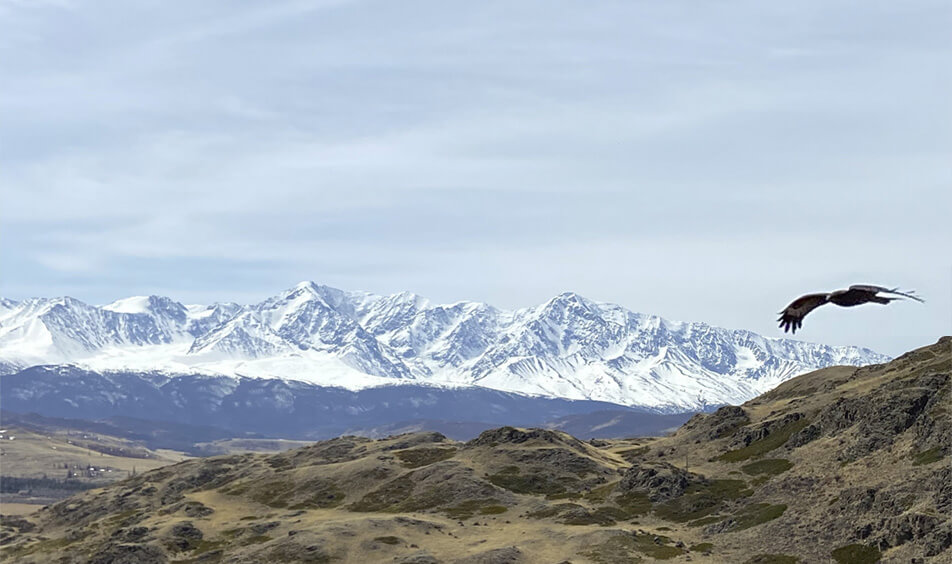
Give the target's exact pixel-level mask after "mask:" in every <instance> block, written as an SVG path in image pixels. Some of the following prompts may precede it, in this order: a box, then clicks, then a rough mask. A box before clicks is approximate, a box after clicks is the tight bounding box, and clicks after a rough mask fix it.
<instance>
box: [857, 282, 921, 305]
mask: <svg viewBox="0 0 952 564" xmlns="http://www.w3.org/2000/svg"><path fill="white" fill-rule="evenodd" d="M849 289H850V290H859V291H862V292H872V293H874V294H875V293H877V292H882V293H884V294H894V295H897V296H902V297H904V298H909V299H911V300H916V301H917V302H922V303H925V300H923V299H922V298H920V297H919V296H917V295H916V291H915V290H909V291H908V292H903V291H900V290H899V288H884V287H882V286H873V285H872V284H854V285H852V286H850V288H849Z"/></svg>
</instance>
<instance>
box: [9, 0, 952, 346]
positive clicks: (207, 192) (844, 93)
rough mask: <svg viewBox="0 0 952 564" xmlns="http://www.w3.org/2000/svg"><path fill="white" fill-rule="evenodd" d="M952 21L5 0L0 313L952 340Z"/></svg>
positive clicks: (406, 4)
mask: <svg viewBox="0 0 952 564" xmlns="http://www.w3.org/2000/svg"><path fill="white" fill-rule="evenodd" d="M950 24H952V4H950V3H949V2H948V1H946V0H938V1H933V2H925V1H906V2H863V3H856V2H830V1H822V2H820V1H810V2H787V3H778V2H769V3H764V2H754V1H748V2H687V1H665V2H635V1H624V2H602V1H585V2H581V1H580V2H554V1H550V0H546V1H538V2H512V1H507V2H455V1H446V0H439V1H431V2H418V1H401V2H393V1H376V2H375V1H324V2H315V1H303V2H281V1H269V2H212V1H202V2H177V3H170V2H159V1H155V2H123V1H115V2H105V1H103V2H74V1H71V0H62V1H49V2H43V1H37V0H20V1H10V0H0V186H2V196H0V198H2V199H0V295H3V296H6V297H10V298H24V297H29V296H54V295H64V294H68V295H72V296H75V297H77V298H80V299H83V300H85V301H88V302H91V303H105V302H109V301H112V300H113V299H115V298H118V297H123V296H128V295H135V294H146V293H158V294H164V295H168V296H170V297H172V298H175V299H178V300H181V301H184V302H208V301H213V300H233V301H239V302H254V301H258V300H260V299H263V298H264V297H266V296H269V295H273V294H276V293H278V292H279V291H281V290H282V289H284V288H287V287H289V286H291V285H293V284H295V283H296V282H298V281H300V280H305V279H307V280H315V281H317V282H320V283H324V284H328V285H332V286H337V287H340V288H344V289H351V290H368V291H373V292H378V293H391V292H397V291H401V290H411V291H414V292H416V293H420V294H423V295H425V296H428V297H430V298H431V299H434V300H436V301H447V302H449V301H457V300H464V299H466V300H480V301H486V302H489V303H492V304H494V305H496V306H498V307H503V308H516V307H524V306H529V305H534V304H537V303H541V302H542V301H544V300H546V299H548V298H549V297H551V296H553V295H555V294H557V293H559V292H562V291H576V292H579V293H581V294H583V295H585V296H587V297H589V298H591V299H595V300H599V301H610V302H616V303H619V304H621V305H624V306H625V307H628V308H630V309H632V310H635V311H640V312H645V313H653V314H658V315H662V316H665V317H668V318H671V319H678V320H691V321H705V322H708V323H711V324H714V325H721V326H726V327H732V328H746V329H750V330H753V331H756V332H760V333H763V334H765V335H768V336H778V335H780V333H779V332H778V330H777V329H776V323H775V322H774V319H775V318H776V312H777V311H779V310H780V309H782V308H783V306H785V305H786V304H787V302H789V301H790V300H791V299H792V298H794V297H796V296H797V295H799V294H801V293H804V292H808V291H815V290H831V289H835V288H838V287H844V286H846V285H849V284H851V283H876V284H884V285H900V286H904V287H907V288H915V289H917V290H918V291H919V292H920V293H921V294H923V295H924V296H925V297H926V298H927V299H928V300H929V301H928V303H927V304H925V305H920V304H916V303H901V304H894V305H892V306H890V307H888V308H878V307H874V306H866V307H863V308H858V309H856V310H852V311H848V310H843V309H838V308H833V307H832V306H830V307H827V308H824V309H822V310H818V311H817V312H816V313H814V314H811V316H810V317H809V318H808V319H807V320H806V322H805V323H804V327H803V331H802V333H798V335H797V336H798V337H799V338H803V339H804V340H810V341H816V342H824V343H830V344H856V345H862V346H868V347H871V348H873V349H876V350H878V351H881V352H884V353H887V354H898V353H901V352H903V351H905V350H907V349H909V348H910V347H913V346H917V345H920V344H926V343H929V342H932V341H934V340H935V339H936V338H938V336H939V335H941V334H949V333H952V252H950V247H952V244H950V243H952V222H950V217H952V164H950V163H952V158H950V155H952V107H950V103H949V102H948V98H949V93H950V92H952V88H950V87H952V79H950V75H952V56H950V54H952V34H950V33H948V30H949V29H950Z"/></svg>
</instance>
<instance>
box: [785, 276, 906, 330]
mask: <svg viewBox="0 0 952 564" xmlns="http://www.w3.org/2000/svg"><path fill="white" fill-rule="evenodd" d="M877 294H892V295H894V296H900V297H898V298H888V297H886V296H878V295H877ZM902 298H910V299H913V300H916V301H917V302H924V301H925V300H923V299H922V298H920V297H919V296H916V295H915V292H914V291H909V292H900V291H899V288H891V289H890V288H883V287H882V286H870V285H865V284H857V285H853V286H850V287H849V289H847V290H836V291H835V292H825V293H820V294H807V295H805V296H800V297H799V298H797V299H795V300H793V302H792V303H791V304H790V305H788V306H787V307H786V309H784V310H783V311H781V312H780V319H778V320H777V321H779V322H780V327H782V328H783V332H784V333H786V332H788V331H789V332H791V333H796V332H797V329H799V328H800V327H802V326H803V318H804V317H806V315H807V314H808V313H810V312H811V311H813V310H815V309H816V308H818V307H820V306H821V305H824V304H828V303H833V304H836V305H838V306H843V307H853V306H857V305H860V304H865V303H869V302H873V303H876V304H888V303H889V302H891V301H893V300H900V299H902Z"/></svg>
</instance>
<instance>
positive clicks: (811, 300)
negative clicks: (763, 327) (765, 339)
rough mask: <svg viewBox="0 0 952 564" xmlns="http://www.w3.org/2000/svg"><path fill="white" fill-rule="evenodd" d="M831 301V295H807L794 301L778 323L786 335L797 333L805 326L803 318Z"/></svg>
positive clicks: (781, 315) (781, 313)
mask: <svg viewBox="0 0 952 564" xmlns="http://www.w3.org/2000/svg"><path fill="white" fill-rule="evenodd" d="M829 299H830V295H829V294H826V293H824V294H807V295H805V296H800V297H799V298H797V299H795V300H793V302H791V303H790V305H788V306H787V307H786V308H785V309H784V310H783V311H782V312H780V318H779V319H777V321H779V322H780V327H782V328H783V331H784V333H786V332H788V331H789V332H791V333H796V332H797V329H799V328H800V327H802V326H803V318H804V317H806V315H807V314H808V313H810V312H811V311H813V310H815V309H816V308H818V307H820V306H821V305H823V304H825V303H827V302H828V301H829Z"/></svg>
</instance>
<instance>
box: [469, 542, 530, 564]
mask: <svg viewBox="0 0 952 564" xmlns="http://www.w3.org/2000/svg"><path fill="white" fill-rule="evenodd" d="M524 561H525V556H524V555H523V554H522V551H521V550H519V549H518V548H516V547H514V546H507V547H506V548H496V549H493V550H487V551H486V552H481V553H479V554H474V555H472V556H467V557H466V558H460V559H458V560H454V561H453V562H454V564H518V563H519V562H524Z"/></svg>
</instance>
